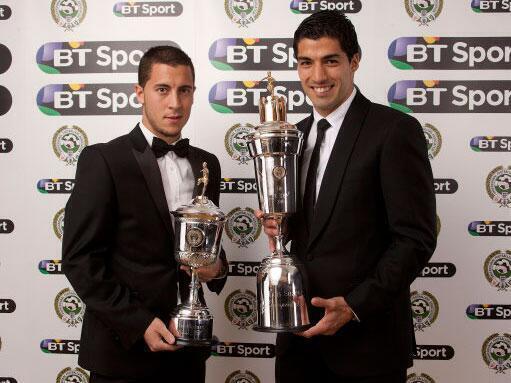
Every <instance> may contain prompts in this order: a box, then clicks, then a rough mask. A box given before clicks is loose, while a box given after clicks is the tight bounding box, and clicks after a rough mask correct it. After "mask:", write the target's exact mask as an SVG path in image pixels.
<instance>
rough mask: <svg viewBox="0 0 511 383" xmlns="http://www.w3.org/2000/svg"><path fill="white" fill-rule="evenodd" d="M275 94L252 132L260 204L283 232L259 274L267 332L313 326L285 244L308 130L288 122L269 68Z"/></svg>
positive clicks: (260, 311)
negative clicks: (284, 234)
mask: <svg viewBox="0 0 511 383" xmlns="http://www.w3.org/2000/svg"><path fill="white" fill-rule="evenodd" d="M265 80H267V81H268V87H267V88H268V92H269V95H267V96H265V97H261V100H260V102H259V115H260V118H261V125H259V126H258V127H256V131H255V133H253V134H250V135H249V136H247V142H248V148H249V152H250V156H251V157H252V158H253V159H254V167H255V173H256V179H257V188H258V197H259V208H260V209H261V210H262V211H263V213H264V217H265V218H271V219H275V220H276V222H277V227H278V235H277V236H276V237H275V241H276V249H275V251H274V252H273V253H272V254H271V255H269V256H267V257H265V258H264V259H263V260H262V262H261V266H260V267H259V271H258V273H257V325H256V326H254V329H255V330H257V331H266V332H297V331H303V330H305V329H307V328H308V327H310V322H309V316H308V312H307V304H306V301H305V296H304V286H303V278H302V274H301V272H300V269H299V266H300V265H299V263H298V261H297V260H296V259H295V258H294V257H293V256H292V255H291V254H288V253H287V251H286V249H285V248H284V243H283V235H282V225H283V223H284V220H285V219H286V218H287V217H289V216H290V215H291V214H293V213H295V212H296V207H297V201H298V195H297V191H298V173H297V172H298V157H299V155H300V152H301V149H302V145H303V133H302V132H300V131H299V130H298V129H297V128H296V127H295V126H294V125H291V124H289V123H288V122H286V101H285V99H284V98H283V97H278V96H275V94H274V89H275V79H274V78H273V77H272V76H271V73H270V72H268V76H267V77H266V78H265Z"/></svg>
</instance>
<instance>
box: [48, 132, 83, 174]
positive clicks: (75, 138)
mask: <svg viewBox="0 0 511 383" xmlns="http://www.w3.org/2000/svg"><path fill="white" fill-rule="evenodd" d="M88 144H89V140H88V138H87V135H86V134H85V132H84V131H83V130H82V129H81V128H79V127H78V126H76V125H64V126H63V127H61V128H60V129H59V130H57V131H56V132H55V134H54V135H53V139H52V146H53V152H54V153H55V155H56V156H57V158H58V159H59V160H61V161H63V162H64V163H65V164H66V165H76V163H77V161H78V157H79V156H80V153H81V152H82V150H83V148H85V147H86V146H87V145H88Z"/></svg>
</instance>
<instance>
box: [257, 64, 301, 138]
mask: <svg viewBox="0 0 511 383" xmlns="http://www.w3.org/2000/svg"><path fill="white" fill-rule="evenodd" d="M263 80H267V81H268V85H267V89H268V93H269V95H267V96H263V97H261V99H260V100H259V117H260V119H261V125H259V126H258V127H256V132H255V133H254V134H253V138H257V137H261V136H267V135H272V136H274V135H278V136H300V133H299V131H298V129H297V128H296V126H294V125H292V124H290V123H289V122H286V99H285V98H284V97H283V96H276V95H275V79H274V78H273V77H272V75H271V72H268V75H267V76H266V77H265V78H264V79H263Z"/></svg>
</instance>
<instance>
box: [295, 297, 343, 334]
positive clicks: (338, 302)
mask: <svg viewBox="0 0 511 383" xmlns="http://www.w3.org/2000/svg"><path fill="white" fill-rule="evenodd" d="M311 303H312V305H313V306H316V307H323V308H324V309H325V315H323V318H321V320H320V321H319V322H318V323H317V324H316V325H315V326H313V327H311V328H310V329H308V330H307V331H304V332H301V333H297V335H300V336H303V337H305V338H311V337H313V336H316V335H333V334H335V333H336V332H337V331H339V329H340V328H341V327H342V326H344V325H345V324H346V323H348V322H349V321H350V320H352V319H353V311H351V309H350V307H349V306H348V304H347V303H346V301H345V300H344V298H343V297H334V298H330V299H324V298H317V297H316V298H312V301H311Z"/></svg>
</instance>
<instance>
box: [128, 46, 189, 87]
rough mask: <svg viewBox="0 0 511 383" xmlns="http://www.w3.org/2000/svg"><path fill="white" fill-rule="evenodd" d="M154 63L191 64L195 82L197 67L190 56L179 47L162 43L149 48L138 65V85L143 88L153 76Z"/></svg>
mask: <svg viewBox="0 0 511 383" xmlns="http://www.w3.org/2000/svg"><path fill="white" fill-rule="evenodd" d="M153 64H167V65H170V66H177V65H186V66H189V67H190V69H191V70H192V77H193V82H194V83H195V69H194V67H193V63H192V60H191V59H190V57H189V56H188V55H187V54H186V53H185V52H183V51H182V50H181V49H179V48H176V47H173V46H170V45H160V46H157V47H152V48H149V49H148V50H147V52H146V53H144V56H142V59H141V60H140V64H139V65H138V85H140V86H141V87H142V88H143V87H144V86H145V84H146V82H147V80H149V77H151V69H152V67H153Z"/></svg>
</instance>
